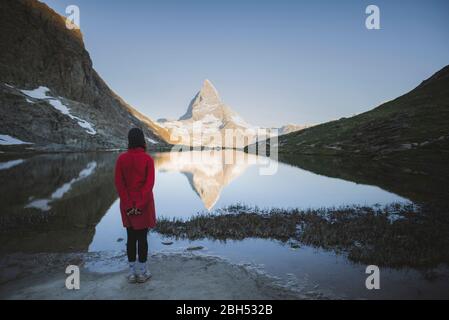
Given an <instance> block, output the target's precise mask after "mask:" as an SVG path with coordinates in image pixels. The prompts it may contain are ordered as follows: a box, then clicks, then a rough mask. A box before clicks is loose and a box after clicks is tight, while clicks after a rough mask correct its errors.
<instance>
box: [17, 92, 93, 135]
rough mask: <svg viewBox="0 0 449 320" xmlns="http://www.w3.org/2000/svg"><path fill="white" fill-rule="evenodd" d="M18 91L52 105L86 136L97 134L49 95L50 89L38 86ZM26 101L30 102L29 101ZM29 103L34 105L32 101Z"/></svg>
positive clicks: (90, 126)
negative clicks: (72, 121)
mask: <svg viewBox="0 0 449 320" xmlns="http://www.w3.org/2000/svg"><path fill="white" fill-rule="evenodd" d="M20 91H21V92H22V93H23V94H25V95H27V96H28V97H30V98H33V99H37V100H45V101H47V102H48V103H49V104H50V105H52V106H53V107H54V108H55V109H56V110H58V111H59V112H61V113H62V114H63V115H66V116H68V117H69V118H71V119H73V120H75V121H76V122H77V123H78V125H79V126H80V127H82V128H84V129H85V131H86V132H87V133H88V134H97V132H96V131H95V129H94V126H93V125H92V124H91V123H90V122H87V121H86V120H83V119H81V118H80V117H77V116H74V115H73V114H71V113H70V108H69V107H68V106H67V105H65V104H63V103H62V102H61V100H59V99H57V98H55V97H52V96H51V95H49V94H48V93H49V92H50V89H48V88H47V87H43V86H40V87H38V88H36V89H34V90H20ZM27 101H28V102H31V101H30V100H27ZM31 103H34V101H33V102H31Z"/></svg>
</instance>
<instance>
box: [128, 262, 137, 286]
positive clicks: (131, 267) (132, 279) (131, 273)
mask: <svg viewBox="0 0 449 320" xmlns="http://www.w3.org/2000/svg"><path fill="white" fill-rule="evenodd" d="M127 278H128V282H129V283H136V280H137V277H136V269H135V262H130V263H129V270H128V276H127Z"/></svg>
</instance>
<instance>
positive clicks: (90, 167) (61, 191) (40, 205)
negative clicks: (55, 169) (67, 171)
mask: <svg viewBox="0 0 449 320" xmlns="http://www.w3.org/2000/svg"><path fill="white" fill-rule="evenodd" d="M96 167H97V162H96V161H92V162H90V163H88V164H87V166H86V168H84V169H83V170H81V171H80V173H79V175H78V177H76V178H73V179H72V180H71V181H70V182H67V183H64V184H63V185H62V186H61V187H59V188H58V189H56V190H55V191H54V192H53V193H52V194H51V196H50V198H48V199H37V200H33V201H31V202H30V203H29V204H27V205H26V206H25V208H34V209H39V210H41V211H49V210H50V209H51V207H50V202H52V201H54V200H58V199H61V198H62V197H63V196H64V195H65V194H66V193H67V192H69V191H70V190H71V189H72V185H73V184H74V183H76V182H78V181H80V180H83V179H85V178H87V177H88V176H90V175H91V174H92V173H94V171H95V168H96Z"/></svg>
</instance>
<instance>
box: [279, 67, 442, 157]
mask: <svg viewBox="0 0 449 320" xmlns="http://www.w3.org/2000/svg"><path fill="white" fill-rule="evenodd" d="M279 152H280V154H281V157H282V154H284V155H289V156H292V155H302V154H323V155H355V154H357V155H364V156H370V157H375V158H391V157H394V158H397V157H398V156H400V157H410V158H411V157H417V156H419V157H421V156H423V155H426V157H427V156H428V155H432V157H431V158H435V157H437V158H448V154H449V66H446V67H445V68H443V69H442V70H440V71H439V72H437V73H436V74H434V75H433V76H432V77H431V78H429V79H427V80H426V81H424V82H422V83H421V84H420V85H419V86H418V87H417V88H415V89H414V90H412V91H411V92H409V93H407V94H405V95H403V96H401V97H399V98H397V99H395V100H393V101H390V102H387V103H384V104H382V105H381V106H379V107H377V108H375V109H373V110H371V111H368V112H365V113H363V114H360V115H357V116H354V117H351V118H343V119H340V120H337V121H332V122H328V123H324V124H321V125H318V126H315V127H312V128H308V129H305V130H301V131H298V132H294V133H291V134H287V135H284V136H281V137H279Z"/></svg>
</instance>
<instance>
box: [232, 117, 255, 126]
mask: <svg viewBox="0 0 449 320" xmlns="http://www.w3.org/2000/svg"><path fill="white" fill-rule="evenodd" d="M232 121H233V122H234V123H235V124H236V125H238V126H241V127H245V128H249V127H251V126H250V125H249V124H248V123H247V122H246V121H245V120H243V119H242V118H241V117H239V116H232Z"/></svg>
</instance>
